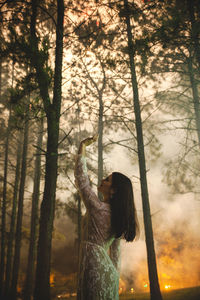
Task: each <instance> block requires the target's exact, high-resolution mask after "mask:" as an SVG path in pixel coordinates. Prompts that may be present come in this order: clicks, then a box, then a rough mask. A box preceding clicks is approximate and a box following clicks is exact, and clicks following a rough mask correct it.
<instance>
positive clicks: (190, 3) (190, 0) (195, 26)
mask: <svg viewBox="0 0 200 300" xmlns="http://www.w3.org/2000/svg"><path fill="white" fill-rule="evenodd" d="M187 7H188V12H189V18H190V23H191V35H192V42H193V46H194V52H195V56H196V59H197V64H198V70H199V74H200V45H199V35H200V29H199V21H198V20H196V18H195V11H194V9H195V4H194V0H187ZM196 8H197V11H198V10H199V4H197V7H196ZM198 13H199V11H198Z"/></svg>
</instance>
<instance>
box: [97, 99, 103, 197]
mask: <svg viewBox="0 0 200 300" xmlns="http://www.w3.org/2000/svg"><path fill="white" fill-rule="evenodd" d="M103 110H104V108H103V99H102V93H101V94H100V95H99V119H98V135H99V137H98V182H97V184H98V186H99V185H100V183H101V180H102V178H103ZM98 197H99V198H101V197H102V195H101V194H100V193H99V192H98Z"/></svg>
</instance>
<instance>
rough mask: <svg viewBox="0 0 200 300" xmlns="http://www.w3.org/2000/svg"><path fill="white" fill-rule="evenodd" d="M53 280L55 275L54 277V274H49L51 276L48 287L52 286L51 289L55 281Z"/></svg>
mask: <svg viewBox="0 0 200 300" xmlns="http://www.w3.org/2000/svg"><path fill="white" fill-rule="evenodd" d="M54 279H55V275H54V274H51V275H50V286H52V287H53V286H54V284H55V280H54Z"/></svg>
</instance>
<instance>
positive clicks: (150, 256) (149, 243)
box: [124, 0, 162, 300]
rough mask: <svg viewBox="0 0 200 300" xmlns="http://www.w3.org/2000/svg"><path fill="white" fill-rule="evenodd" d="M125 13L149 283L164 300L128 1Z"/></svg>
mask: <svg viewBox="0 0 200 300" xmlns="http://www.w3.org/2000/svg"><path fill="white" fill-rule="evenodd" d="M124 13H125V22H126V26H127V39H128V55H129V63H130V71H131V82H132V89H133V106H134V112H135V125H136V133H137V149H138V159H139V170H140V183H141V194H142V205H143V216H144V227H145V238H146V248H147V261H148V271H149V281H150V294H151V299H152V300H162V295H161V292H160V286H159V281H158V273H157V265H156V255H155V249H154V238H153V228H152V221H151V212H150V203H149V193H148V185H147V176H146V173H147V171H146V162H145V152H144V141H143V129H142V119H141V110H140V101H139V92H138V84H137V75H136V70H135V61H134V45H133V35H132V30H131V21H130V15H131V13H130V9H129V4H128V1H127V0H124Z"/></svg>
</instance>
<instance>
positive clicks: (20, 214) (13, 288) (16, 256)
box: [10, 98, 30, 300]
mask: <svg viewBox="0 0 200 300" xmlns="http://www.w3.org/2000/svg"><path fill="white" fill-rule="evenodd" d="M29 101H30V98H28V103H27V104H26V105H27V107H26V116H25V126H24V141H23V154H22V166H21V179H20V186H19V199H18V212H17V225H16V236H15V252H14V261H13V270H12V282H11V291H10V295H11V296H10V299H12V300H16V299H17V283H18V275H19V267H20V250H21V238H22V218H23V205H24V189H25V180H26V160H27V149H28V131H29Z"/></svg>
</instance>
